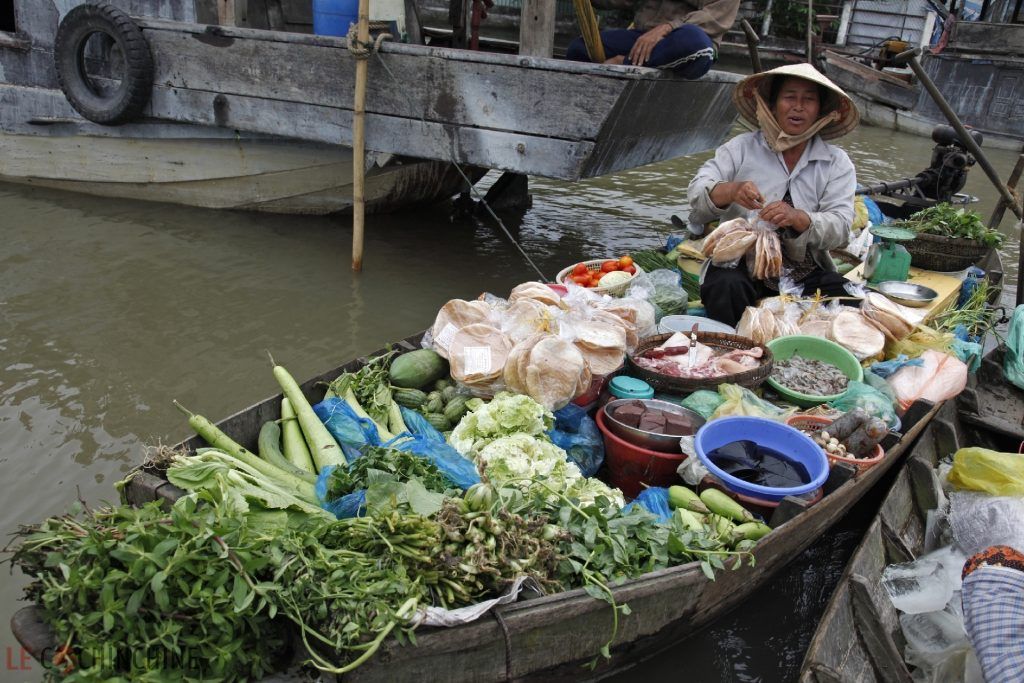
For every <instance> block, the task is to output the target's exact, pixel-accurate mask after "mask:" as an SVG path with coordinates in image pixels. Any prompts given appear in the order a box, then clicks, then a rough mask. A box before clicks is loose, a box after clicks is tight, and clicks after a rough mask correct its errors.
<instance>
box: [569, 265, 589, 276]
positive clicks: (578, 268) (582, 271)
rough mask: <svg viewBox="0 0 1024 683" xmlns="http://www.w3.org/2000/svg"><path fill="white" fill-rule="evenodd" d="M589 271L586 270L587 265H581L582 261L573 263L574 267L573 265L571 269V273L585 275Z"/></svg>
mask: <svg viewBox="0 0 1024 683" xmlns="http://www.w3.org/2000/svg"><path fill="white" fill-rule="evenodd" d="M589 272H590V271H589V270H587V267H586V266H585V265H583V264H582V263H577V264H576V265H575V267H573V269H572V274H573V275H586V274H587V273H589Z"/></svg>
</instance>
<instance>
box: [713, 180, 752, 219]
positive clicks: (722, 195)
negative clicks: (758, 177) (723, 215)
mask: <svg viewBox="0 0 1024 683" xmlns="http://www.w3.org/2000/svg"><path fill="white" fill-rule="evenodd" d="M708 196H709V197H711V201H712V202H713V203H714V205H715V206H717V207H718V208H719V209H727V208H729V205H730V204H739V205H740V206H742V207H743V208H744V209H746V210H747V211H754V210H756V209H760V208H761V207H762V206H764V196H763V195H762V194H761V190H759V189H757V185H755V184H754V183H752V182H751V181H749V180H740V181H737V182H734V183H718V184H717V185H715V186H714V187H713V188H711V192H709V193H708Z"/></svg>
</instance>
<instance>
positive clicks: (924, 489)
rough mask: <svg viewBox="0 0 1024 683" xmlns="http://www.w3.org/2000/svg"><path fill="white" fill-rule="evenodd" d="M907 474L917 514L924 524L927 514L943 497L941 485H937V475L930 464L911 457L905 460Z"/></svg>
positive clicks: (936, 506)
mask: <svg viewBox="0 0 1024 683" xmlns="http://www.w3.org/2000/svg"><path fill="white" fill-rule="evenodd" d="M906 467H907V473H908V474H909V475H910V484H911V487H912V489H913V492H914V502H915V503H916V508H917V514H918V516H919V517H920V519H921V522H922V523H924V522H925V521H926V520H927V517H928V512H929V511H931V510H935V509H937V508H938V507H939V501H941V500H943V499H944V498H945V496H944V495H943V493H942V484H940V483H939V475H938V474H937V473H936V472H935V468H934V467H933V466H932V464H931V463H929V462H925V461H924V460H922V459H921V458H918V457H912V458H910V459H909V460H907V465H906Z"/></svg>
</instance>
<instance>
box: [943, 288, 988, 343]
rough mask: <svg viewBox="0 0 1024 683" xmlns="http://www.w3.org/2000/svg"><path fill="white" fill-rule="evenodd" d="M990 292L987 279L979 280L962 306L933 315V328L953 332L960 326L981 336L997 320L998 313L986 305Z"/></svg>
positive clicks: (972, 333)
mask: <svg viewBox="0 0 1024 683" xmlns="http://www.w3.org/2000/svg"><path fill="white" fill-rule="evenodd" d="M991 294H992V288H991V286H990V285H989V283H988V280H981V281H980V282H979V283H978V286H977V287H975V288H974V291H973V292H971V296H970V297H969V298H968V299H967V301H965V302H964V305H963V306H961V307H960V308H953V309H950V310H949V311H947V312H945V313H941V314H939V315H938V316H936V317H935V319H934V320H933V325H934V326H935V329H937V330H939V331H940V332H954V333H955V332H956V329H957V328H958V327H961V326H962V327H963V328H964V329H965V330H966V331H967V334H968V335H969V336H971V337H981V336H982V335H984V334H985V333H986V332H988V331H989V330H992V329H995V326H996V324H997V323H998V322H999V313H998V311H997V310H996V309H993V308H992V307H990V306H989V305H988V300H989V297H990V296H991Z"/></svg>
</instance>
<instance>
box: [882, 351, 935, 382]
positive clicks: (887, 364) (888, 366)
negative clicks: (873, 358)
mask: <svg viewBox="0 0 1024 683" xmlns="http://www.w3.org/2000/svg"><path fill="white" fill-rule="evenodd" d="M905 365H924V361H923V360H921V359H920V358H907V356H906V355H904V354H902V353H901V354H900V355H898V356H897V357H896V358H893V359H892V360H887V361H879V362H877V363H872V364H871V372H872V373H873V374H875V375H877V376H879V377H882V378H886V377H889V376H890V375H892V374H893V373H895V372H896V371H897V370H899V369H900V368H902V367H903V366H905Z"/></svg>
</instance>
